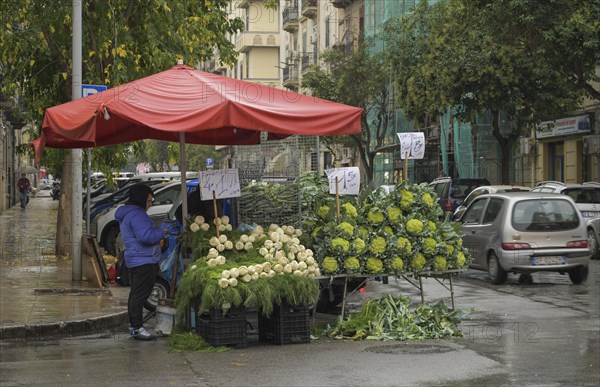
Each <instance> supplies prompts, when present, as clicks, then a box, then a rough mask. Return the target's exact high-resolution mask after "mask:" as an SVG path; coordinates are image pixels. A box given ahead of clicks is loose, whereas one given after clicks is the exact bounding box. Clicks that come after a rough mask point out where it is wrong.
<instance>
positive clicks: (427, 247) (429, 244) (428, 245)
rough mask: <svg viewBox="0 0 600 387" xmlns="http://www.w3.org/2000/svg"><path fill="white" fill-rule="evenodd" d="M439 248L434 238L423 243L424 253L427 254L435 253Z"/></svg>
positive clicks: (426, 239)
mask: <svg viewBox="0 0 600 387" xmlns="http://www.w3.org/2000/svg"><path fill="white" fill-rule="evenodd" d="M436 247H437V242H436V241H435V239H433V238H425V240H424V241H423V251H425V252H426V253H433V251H434V250H435V248H436Z"/></svg>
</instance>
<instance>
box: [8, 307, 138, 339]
mask: <svg viewBox="0 0 600 387" xmlns="http://www.w3.org/2000/svg"><path fill="white" fill-rule="evenodd" d="M127 322H128V316H127V311H123V312H118V313H113V314H108V315H106V316H100V317H93V318H87V319H84V320H73V321H60V322H53V323H47V324H32V325H25V324H23V325H6V326H2V327H0V341H43V340H52V339H60V338H68V337H72V336H77V335H80V336H81V335H88V334H92V333H98V332H99V331H102V330H106V329H109V328H114V327H117V326H119V325H122V324H126V323H127Z"/></svg>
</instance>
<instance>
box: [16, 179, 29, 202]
mask: <svg viewBox="0 0 600 387" xmlns="http://www.w3.org/2000/svg"><path fill="white" fill-rule="evenodd" d="M17 189H18V190H19V193H20V195H21V208H22V209H25V208H27V203H28V202H29V190H30V189H31V183H29V179H28V178H27V177H26V175H25V174H24V173H22V174H21V178H20V179H19V181H17Z"/></svg>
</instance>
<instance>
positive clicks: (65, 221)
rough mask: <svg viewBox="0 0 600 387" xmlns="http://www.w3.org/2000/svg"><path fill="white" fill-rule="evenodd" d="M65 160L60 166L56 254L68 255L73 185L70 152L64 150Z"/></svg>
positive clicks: (69, 250)
mask: <svg viewBox="0 0 600 387" xmlns="http://www.w3.org/2000/svg"><path fill="white" fill-rule="evenodd" d="M64 157H65V162H64V163H63V168H62V177H61V181H60V201H59V203H58V214H57V219H56V247H55V252H56V255H57V256H62V257H65V256H68V255H70V254H71V248H70V246H71V241H72V237H71V234H72V231H71V224H72V223H73V222H72V217H71V204H72V203H73V200H72V198H71V196H70V195H71V186H72V185H73V162H72V160H71V152H64Z"/></svg>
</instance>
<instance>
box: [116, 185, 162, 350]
mask: <svg viewBox="0 0 600 387" xmlns="http://www.w3.org/2000/svg"><path fill="white" fill-rule="evenodd" d="M153 201H154V196H153V194H152V189H151V188H150V187H148V186H147V185H144V184H136V185H134V186H133V187H131V190H130V191H129V200H128V201H127V202H126V203H125V205H123V206H121V207H119V209H118V210H117V212H116V213H115V218H116V219H117V220H118V221H119V226H120V228H121V237H122V238H123V243H124V247H125V254H124V257H125V265H126V266H127V269H128V270H129V275H130V285H131V290H130V292H129V299H128V302H127V311H128V314H129V325H130V326H129V333H130V334H131V336H132V337H133V338H134V339H137V340H155V339H156V336H154V335H152V334H151V333H150V332H148V331H147V330H145V329H144V326H143V322H144V321H143V308H144V301H145V300H146V299H147V298H148V297H149V296H150V294H151V293H152V289H153V287H154V281H155V279H156V275H157V273H158V270H159V266H158V262H159V261H160V256H161V246H160V240H161V239H163V238H164V237H165V233H164V231H163V230H162V229H161V228H160V227H156V226H154V222H153V221H152V219H151V218H150V216H148V214H147V213H146V211H147V210H148V208H150V206H152V202H153Z"/></svg>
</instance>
